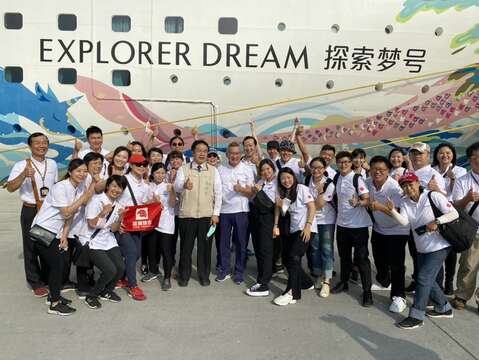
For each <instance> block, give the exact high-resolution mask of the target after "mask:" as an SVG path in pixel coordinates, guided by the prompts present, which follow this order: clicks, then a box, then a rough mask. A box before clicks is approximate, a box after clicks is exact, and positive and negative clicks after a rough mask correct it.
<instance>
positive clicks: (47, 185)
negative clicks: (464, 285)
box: [7, 133, 58, 297]
mask: <svg viewBox="0 0 479 360" xmlns="http://www.w3.org/2000/svg"><path fill="white" fill-rule="evenodd" d="M48 145H49V142H48V138H47V137H46V135H44V134H42V133H33V134H31V135H30V137H29V138H28V146H29V147H30V151H31V152H32V156H31V158H30V159H27V160H22V161H19V162H17V163H16V164H15V165H14V166H13V168H12V171H11V172H10V176H9V177H8V183H7V190H8V191H9V192H14V191H16V190H18V189H20V199H21V200H22V201H23V207H22V212H21V215H20V224H21V227H22V238H23V261H24V265H25V276H26V279H27V282H28V284H29V285H30V286H31V288H32V291H33V293H34V294H35V296H38V297H43V296H47V295H48V289H47V284H46V274H45V273H44V272H45V266H44V265H43V264H41V262H40V263H39V257H38V254H37V252H36V251H35V247H34V244H35V243H34V242H33V241H31V240H30V236H29V235H28V234H29V232H30V228H31V227H32V222H33V219H34V217H35V215H36V214H37V211H38V210H39V208H38V206H39V205H40V202H41V201H43V200H44V199H45V198H46V196H47V194H48V191H49V190H50V189H51V188H52V187H53V185H54V184H55V183H56V182H57V181H58V170H57V163H56V162H55V160H52V159H47V158H46V154H47V152H48ZM32 179H34V180H35V188H36V195H35V192H34V188H33V186H32ZM37 200H39V201H37Z"/></svg>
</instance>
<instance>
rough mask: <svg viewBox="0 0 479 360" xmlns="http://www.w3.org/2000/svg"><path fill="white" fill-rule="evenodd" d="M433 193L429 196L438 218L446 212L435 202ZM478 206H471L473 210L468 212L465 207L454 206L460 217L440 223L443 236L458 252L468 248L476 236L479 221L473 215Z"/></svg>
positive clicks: (435, 215)
mask: <svg viewBox="0 0 479 360" xmlns="http://www.w3.org/2000/svg"><path fill="white" fill-rule="evenodd" d="M431 194H432V191H430V192H429V193H428V194H427V197H428V199H429V203H430V204H431V208H432V211H433V213H434V217H435V218H436V219H437V218H438V217H440V216H442V215H444V214H443V213H442V212H441V210H439V208H438V207H437V206H436V204H434V201H433V200H432V197H431ZM476 207H477V205H476ZM476 207H474V206H473V208H471V210H472V211H471V210H469V213H467V212H466V211H465V210H464V209H462V208H458V207H455V206H454V208H455V209H456V211H457V212H458V213H459V217H458V218H457V219H456V220H454V221H451V222H448V223H446V224H440V225H438V228H439V232H440V233H441V235H442V237H443V238H444V239H446V241H447V242H448V243H449V244H451V246H452V249H453V250H454V251H455V252H457V253H460V252H463V251H465V250H468V249H469V248H470V247H471V246H472V243H473V242H474V239H475V238H476V234H477V229H478V227H479V223H478V222H477V221H476V220H475V219H473V218H472V216H471V215H472V213H473V212H474V210H475V209H476Z"/></svg>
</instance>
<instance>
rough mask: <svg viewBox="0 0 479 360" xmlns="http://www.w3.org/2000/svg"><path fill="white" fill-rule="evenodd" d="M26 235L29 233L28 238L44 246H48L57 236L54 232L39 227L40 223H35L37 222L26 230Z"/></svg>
mask: <svg viewBox="0 0 479 360" xmlns="http://www.w3.org/2000/svg"><path fill="white" fill-rule="evenodd" d="M28 235H30V239H31V240H32V241H33V242H36V243H38V244H40V245H42V246H45V247H50V245H51V244H52V242H53V240H55V239H56V237H57V234H56V233H54V232H52V231H50V230H47V229H45V228H44V227H41V226H40V225H37V224H35V225H33V226H32V228H31V229H30V231H29V232H28Z"/></svg>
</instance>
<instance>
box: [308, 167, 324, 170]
mask: <svg viewBox="0 0 479 360" xmlns="http://www.w3.org/2000/svg"><path fill="white" fill-rule="evenodd" d="M323 169H324V166H311V170H313V171H314V170H323Z"/></svg>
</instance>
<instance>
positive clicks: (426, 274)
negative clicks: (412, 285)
mask: <svg viewBox="0 0 479 360" xmlns="http://www.w3.org/2000/svg"><path fill="white" fill-rule="evenodd" d="M450 251H451V247H447V248H445V249H441V250H438V251H434V252H431V253H427V254H424V253H420V252H418V253H417V265H418V273H417V278H416V293H415V295H414V304H413V306H412V307H411V310H410V311H409V316H410V317H413V318H415V319H419V320H424V318H425V315H426V306H427V302H428V300H429V299H431V300H432V302H433V303H434V310H435V311H437V312H438V313H444V312H446V311H448V310H450V309H451V304H449V302H448V301H447V299H446V297H445V296H444V293H443V292H442V290H441V288H440V287H439V285H438V283H437V282H436V277H437V274H438V273H439V270H441V268H442V264H443V263H444V260H445V259H446V257H447V255H448V254H449V252H450Z"/></svg>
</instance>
